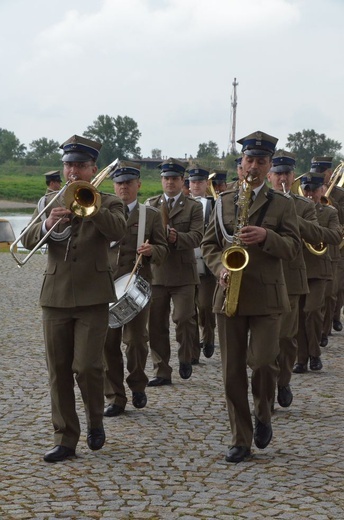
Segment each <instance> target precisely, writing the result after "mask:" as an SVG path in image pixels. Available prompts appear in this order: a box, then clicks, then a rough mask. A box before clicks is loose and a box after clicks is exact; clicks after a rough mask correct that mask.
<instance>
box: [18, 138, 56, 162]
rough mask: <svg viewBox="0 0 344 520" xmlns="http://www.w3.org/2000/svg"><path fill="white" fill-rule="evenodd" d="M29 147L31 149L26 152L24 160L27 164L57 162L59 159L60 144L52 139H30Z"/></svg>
mask: <svg viewBox="0 0 344 520" xmlns="http://www.w3.org/2000/svg"><path fill="white" fill-rule="evenodd" d="M29 147H30V148H31V150H30V151H29V152H28V153H27V154H26V162H27V163H29V164H37V163H40V162H44V164H57V163H59V161H61V154H60V152H59V150H60V145H59V143H58V142H57V141H54V140H53V139H49V140H48V139H47V138H46V137H41V138H40V139H36V140H34V141H32V142H31V143H30V144H29Z"/></svg>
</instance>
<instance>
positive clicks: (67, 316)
mask: <svg viewBox="0 0 344 520" xmlns="http://www.w3.org/2000/svg"><path fill="white" fill-rule="evenodd" d="M60 148H62V149H63V152H64V154H63V157H62V161H63V175H64V178H65V180H66V181H70V182H72V184H71V186H73V183H74V181H75V180H81V181H85V183H86V186H87V183H90V181H91V179H92V177H93V175H95V174H96V172H97V166H96V160H97V158H98V155H99V150H100V148H101V144H100V143H97V142H96V141H91V140H90V139H85V138H84V137H81V136H77V135H74V136H72V137H71V138H70V139H68V140H67V141H66V142H65V143H63V144H62V145H61V147H60ZM95 195H96V197H95V198H96V199H97V200H98V201H100V202H101V205H100V207H99V210H98V211H97V212H95V213H94V214H90V215H88V216H86V217H84V218H82V217H80V216H77V215H75V214H73V213H72V211H71V210H70V209H68V208H66V207H64V206H61V202H60V201H59V200H58V199H56V200H55V199H54V197H53V194H51V195H48V196H46V198H47V201H48V202H50V201H51V205H50V206H49V208H47V210H46V215H47V218H46V219H45V220H44V221H43V222H41V221H38V222H37V223H34V224H33V226H32V227H31V229H30V230H29V231H28V232H27V234H26V235H25V237H23V239H22V242H23V245H24V247H25V248H27V249H34V247H35V246H36V245H37V244H38V243H39V242H40V240H41V238H42V237H43V236H45V234H46V233H47V231H49V230H51V228H52V227H53V226H54V225H55V223H57V222H59V224H58V226H57V227H56V233H55V231H54V233H55V234H57V235H58V236H56V237H55V236H53V235H52V234H51V235H50V236H49V237H48V238H47V242H48V244H49V247H48V262H47V267H46V270H45V273H44V281H43V286H42V291H41V296H40V304H41V306H42V312H43V330H44V340H45V351H46V361H47V367H48V372H49V381H50V394H51V406H52V422H53V426H54V438H55V447H54V448H52V449H51V450H49V451H48V452H47V453H46V454H45V455H44V460H45V461H46V462H60V461H63V460H65V459H67V458H69V457H74V456H75V448H76V446H77V443H78V441H79V437H80V422H79V418H78V415H77V412H76V407H75V393H74V377H75V380H76V382H77V384H78V386H79V388H80V392H81V396H82V400H83V403H84V407H85V411H86V420H87V444H88V447H89V448H90V449H91V450H99V449H101V448H102V446H103V445H104V442H105V431H104V427H103V411H104V378H103V348H104V343H105V338H106V333H107V329H108V321H109V303H111V302H112V301H113V300H114V296H115V295H114V287H113V282H112V270H111V265H110V261H109V257H108V248H109V245H110V242H111V241H112V240H116V241H117V240H120V239H121V238H122V237H123V235H124V233H125V227H126V223H125V218H124V214H123V203H122V201H121V200H120V199H119V198H118V197H116V196H115V195H110V194H107V193H99V192H97V193H96V194H95ZM38 214H39V212H38V209H36V210H35V213H34V215H33V218H35V217H36V215H38Z"/></svg>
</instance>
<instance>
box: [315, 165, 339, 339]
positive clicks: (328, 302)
mask: <svg viewBox="0 0 344 520" xmlns="http://www.w3.org/2000/svg"><path fill="white" fill-rule="evenodd" d="M332 159H333V158H332V157H313V159H312V164H311V170H310V171H311V172H312V173H320V174H323V175H324V186H323V190H324V193H323V195H324V200H323V203H324V204H330V205H332V206H334V207H335V208H336V210H337V211H338V218H339V222H340V224H341V226H342V227H343V226H344V189H343V188H342V187H340V186H337V184H336V183H335V179H332V175H333V172H332ZM328 190H329V191H330V194H329V196H328V197H326V196H325V195H326V192H327V191H328ZM329 251H330V255H331V265H332V272H333V277H332V280H330V281H328V283H327V284H326V294H325V312H324V324H323V333H322V337H321V341H320V346H322V347H326V345H327V344H328V336H329V335H330V334H331V330H332V327H333V328H334V330H336V331H341V330H342V323H341V317H340V316H341V310H342V307H343V290H344V250H343V249H339V247H338V246H337V245H332V244H330V245H329Z"/></svg>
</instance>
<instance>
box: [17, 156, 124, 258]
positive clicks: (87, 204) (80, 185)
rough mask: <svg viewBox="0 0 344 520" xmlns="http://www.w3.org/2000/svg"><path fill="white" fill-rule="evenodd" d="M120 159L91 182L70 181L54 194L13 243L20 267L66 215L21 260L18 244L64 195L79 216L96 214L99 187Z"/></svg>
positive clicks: (98, 201)
mask: <svg viewBox="0 0 344 520" xmlns="http://www.w3.org/2000/svg"><path fill="white" fill-rule="evenodd" d="M118 161H119V159H115V160H114V161H113V162H112V163H111V164H109V166H107V167H106V168H104V169H103V170H101V171H100V172H99V173H98V174H97V175H96V176H95V178H94V179H93V180H92V181H91V182H86V181H78V180H77V181H74V182H73V181H72V180H70V181H68V182H66V184H65V185H64V186H63V188H61V190H60V191H58V192H57V193H56V195H54V197H53V198H52V199H51V200H50V201H49V202H48V204H47V205H46V206H45V207H44V208H43V209H42V211H40V212H39V213H38V215H37V216H36V217H35V218H34V219H33V220H32V221H31V222H30V223H29V224H28V225H27V226H26V228H25V229H24V230H23V231H22V233H21V234H20V235H19V236H18V238H17V239H16V240H15V241H14V242H13V243H12V244H11V247H10V252H11V254H12V256H13V258H14V260H15V261H16V262H17V264H18V267H22V266H23V265H25V264H26V262H27V261H28V260H29V259H30V258H31V256H32V255H33V254H34V253H35V252H36V251H38V249H40V248H41V247H42V245H43V244H44V243H45V242H46V240H47V238H48V237H49V236H50V235H51V234H52V232H53V231H54V229H55V228H56V227H57V226H58V225H59V224H60V222H61V221H62V220H63V218H64V217H61V218H59V219H58V220H57V221H56V222H55V223H54V225H53V226H52V227H51V228H50V229H49V231H47V232H46V234H45V235H44V236H43V237H42V238H41V240H40V241H39V242H38V244H36V246H35V247H34V248H33V249H32V250H31V251H30V253H29V254H27V255H26V257H25V258H24V259H23V260H21V259H20V258H19V257H18V256H17V255H16V254H15V252H16V249H17V244H18V243H19V242H20V241H21V239H22V238H23V237H24V236H25V235H26V233H27V232H28V231H29V230H30V229H31V228H32V226H33V225H34V224H36V223H37V222H38V221H39V220H40V219H41V217H42V216H43V215H44V214H45V212H46V210H47V209H48V208H50V207H51V206H52V205H53V204H54V202H55V201H56V200H57V199H59V198H61V197H62V196H63V197H64V201H65V206H66V208H68V209H70V210H71V211H72V212H73V213H74V214H75V215H77V216H79V217H89V216H93V215H95V214H96V213H97V212H98V211H99V209H100V205H101V197H100V193H99V192H98V191H97V189H96V188H97V187H98V186H99V185H100V184H101V183H102V182H103V181H104V180H105V179H106V177H110V175H111V174H112V173H113V171H114V169H115V168H116V166H117V163H118Z"/></svg>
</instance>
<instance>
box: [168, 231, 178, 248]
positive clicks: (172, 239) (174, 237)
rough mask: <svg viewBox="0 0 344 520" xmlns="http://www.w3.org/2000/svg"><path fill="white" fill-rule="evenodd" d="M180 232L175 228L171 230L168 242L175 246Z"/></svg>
mask: <svg viewBox="0 0 344 520" xmlns="http://www.w3.org/2000/svg"><path fill="white" fill-rule="evenodd" d="M177 238H178V232H177V231H176V230H175V229H174V228H169V230H168V236H167V242H169V243H170V244H175V243H176V242H177Z"/></svg>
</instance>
